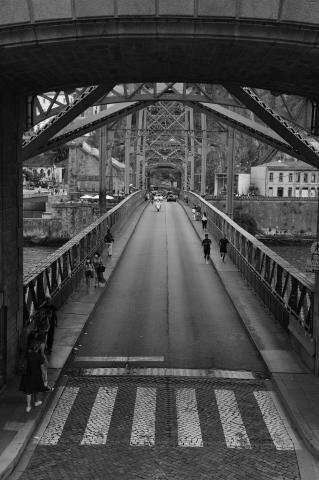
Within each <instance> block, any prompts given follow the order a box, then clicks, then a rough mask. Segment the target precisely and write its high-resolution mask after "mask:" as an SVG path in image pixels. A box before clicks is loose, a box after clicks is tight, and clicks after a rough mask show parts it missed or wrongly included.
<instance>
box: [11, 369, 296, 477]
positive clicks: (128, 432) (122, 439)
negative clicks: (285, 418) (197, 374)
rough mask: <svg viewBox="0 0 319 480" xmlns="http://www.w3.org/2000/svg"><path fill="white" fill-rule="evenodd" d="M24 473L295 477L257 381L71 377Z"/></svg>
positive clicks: (291, 454)
mask: <svg viewBox="0 0 319 480" xmlns="http://www.w3.org/2000/svg"><path fill="white" fill-rule="evenodd" d="M60 388H61V392H62V394H61V396H60V398H59V401H58V402H57V405H56V406H55V409H54V411H53V413H52V416H51V418H50V421H49V423H48V425H47V427H46V429H45V430H44V432H43V434H42V436H41V438H40V440H39V443H38V446H37V447H36V449H35V451H34V453H33V456H32V457H31V460H30V463H29V465H28V467H27V468H26V470H25V472H24V473H23V474H22V476H21V477H20V478H21V480H31V479H32V480H40V479H54V480H55V479H61V480H63V479H71V478H76V479H85V480H87V479H94V480H98V479H101V480H102V479H103V480H104V479H108V480H113V479H114V480H115V479H116V480H119V479H127V480H134V479H147V480H151V479H152V480H164V479H174V480H182V479H183V480H188V479H189V480H191V479H196V480H202V479H214V480H217V479H222V480H233V479H238V480H240V479H243V480H244V479H245V480H250V479H251V480H257V479H258V480H264V479H267V480H279V479H280V480H288V479H289V480H291V479H299V478H300V476H299V470H298V465H297V460H296V454H295V451H294V446H293V443H292V441H291V439H290V437H289V434H288V432H287V430H286V428H285V426H284V424H283V422H282V420H281V418H280V416H279V413H278V411H277V410H276V407H275V404H274V403H273V400H272V397H271V393H270V392H268V391H267V390H266V387H265V384H264V382H263V380H259V379H256V380H236V379H224V378H214V379H213V378H199V379H196V378H167V377H134V378H133V377H128V376H126V377H125V376H122V377H119V376H114V377H105V376H96V377H93V376H92V377H85V376H81V375H78V376H76V375H75V376H73V377H69V378H68V380H67V382H66V385H65V386H63V387H60Z"/></svg>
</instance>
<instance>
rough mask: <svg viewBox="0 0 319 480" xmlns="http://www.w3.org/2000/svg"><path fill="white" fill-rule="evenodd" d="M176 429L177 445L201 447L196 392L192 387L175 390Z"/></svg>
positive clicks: (201, 440)
mask: <svg viewBox="0 0 319 480" xmlns="http://www.w3.org/2000/svg"><path fill="white" fill-rule="evenodd" d="M176 410H177V431H178V446H179V447H202V446H203V439H202V433H201V428H200V422H199V416H198V410H197V401H196V393H195V389H194V388H180V389H178V390H176Z"/></svg>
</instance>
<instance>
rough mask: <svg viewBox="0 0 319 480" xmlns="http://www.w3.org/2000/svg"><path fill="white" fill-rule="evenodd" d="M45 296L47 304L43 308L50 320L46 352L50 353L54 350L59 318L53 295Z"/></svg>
mask: <svg viewBox="0 0 319 480" xmlns="http://www.w3.org/2000/svg"><path fill="white" fill-rule="evenodd" d="M45 298H46V300H45V304H44V305H43V307H42V308H43V309H44V311H45V312H46V316H47V319H48V321H49V330H48V333H47V341H46V352H47V353H49V354H50V353H51V352H52V345H53V340H54V332H55V328H56V327H57V326H58V318H57V314H56V307H55V306H54V305H53V303H52V298H51V296H50V295H47V296H46V297H45Z"/></svg>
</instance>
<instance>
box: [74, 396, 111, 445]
mask: <svg viewBox="0 0 319 480" xmlns="http://www.w3.org/2000/svg"><path fill="white" fill-rule="evenodd" d="M117 390H118V387H100V388H99V390H98V392H97V395H96V398H95V402H94V404H93V407H92V410H91V414H90V418H89V421H88V423H87V426H86V429H85V432H84V435H83V438H82V441H81V445H101V444H104V443H106V440H107V435H108V431H109V428H110V423H111V418H112V413H113V408H114V403H115V399H116V394H117Z"/></svg>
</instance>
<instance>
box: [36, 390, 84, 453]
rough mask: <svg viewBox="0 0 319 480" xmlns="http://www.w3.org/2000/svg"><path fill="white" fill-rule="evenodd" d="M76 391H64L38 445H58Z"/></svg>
mask: <svg viewBox="0 0 319 480" xmlns="http://www.w3.org/2000/svg"><path fill="white" fill-rule="evenodd" d="M78 391H79V388H78V387H66V388H65V389H64V391H63V393H62V395H61V398H60V400H59V403H58V404H57V406H56V408H55V410H54V412H53V414H52V417H51V419H50V422H49V424H48V426H47V428H46V430H45V432H44V434H43V435H42V438H41V440H40V442H39V445H56V444H57V443H58V441H59V439H60V437H61V435H62V432H63V428H64V425H65V422H66V421H67V418H68V416H69V413H70V410H71V408H72V406H73V403H74V401H75V399H76V396H77V394H78Z"/></svg>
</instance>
